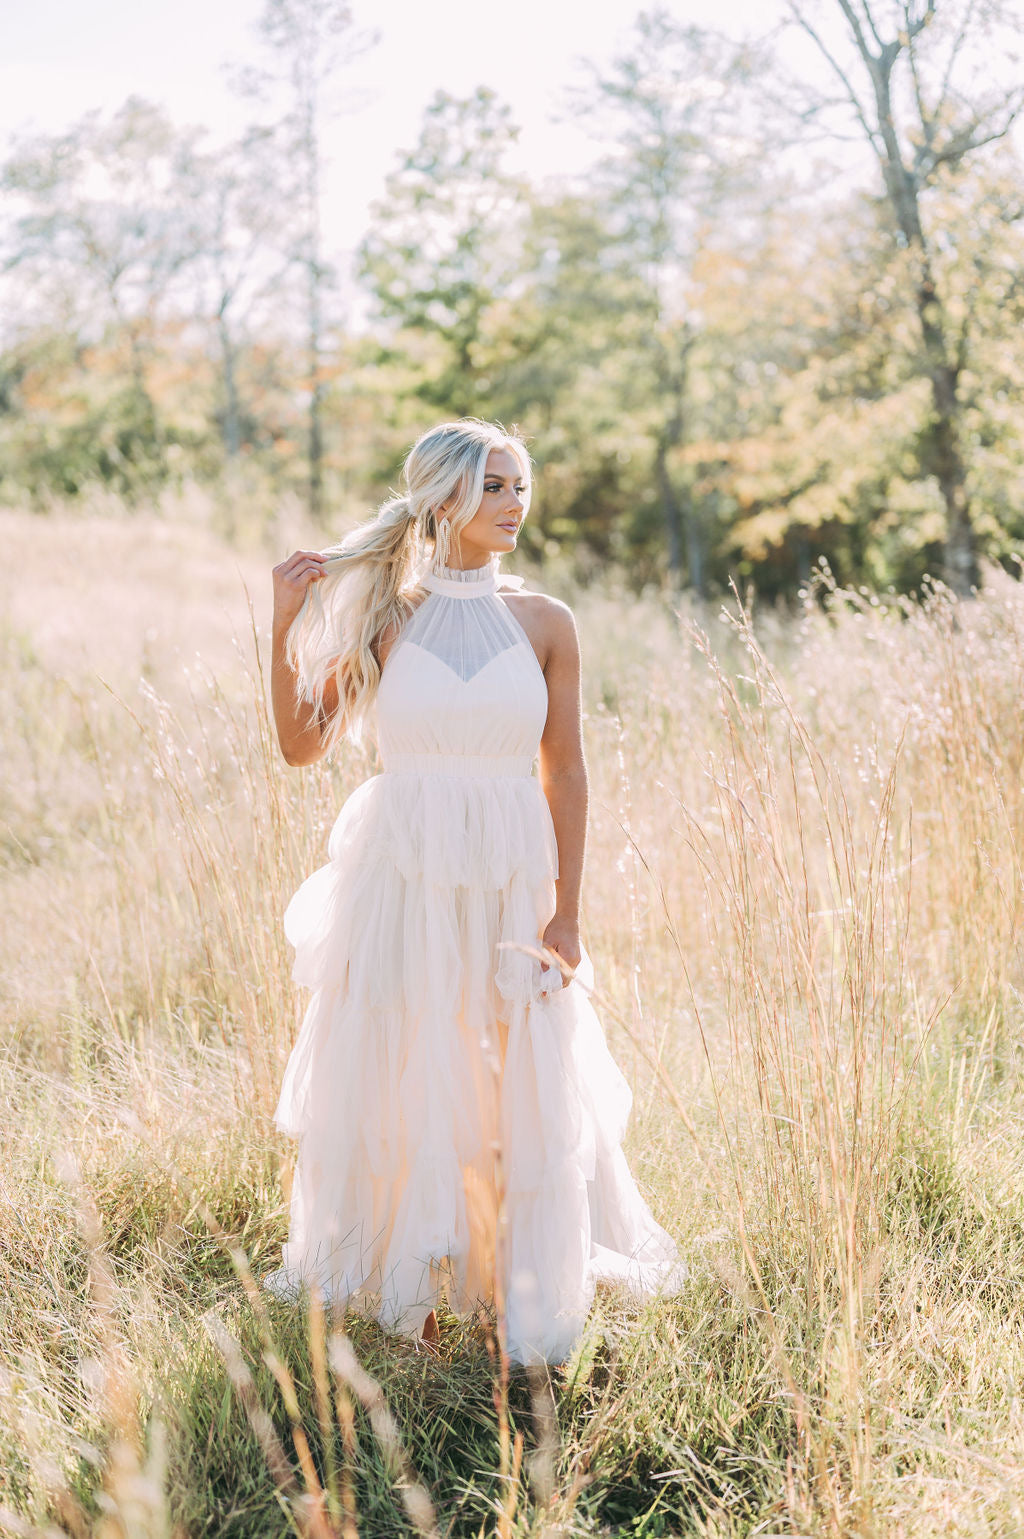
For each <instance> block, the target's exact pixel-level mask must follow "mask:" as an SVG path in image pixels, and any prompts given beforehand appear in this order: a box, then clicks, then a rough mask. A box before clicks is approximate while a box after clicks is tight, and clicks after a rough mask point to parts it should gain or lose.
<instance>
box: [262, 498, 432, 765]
mask: <svg viewBox="0 0 1024 1539" xmlns="http://www.w3.org/2000/svg"><path fill="white" fill-rule="evenodd" d="M419 544H420V542H419V540H418V538H417V534H416V517H415V514H414V512H413V507H412V503H411V501H410V500H409V498H408V497H393V498H392V499H391V501H390V502H386V503H385V504H384V505H383V507H382V508H381V509H380V512H379V513H378V514H377V516H376V518H372V519H370V520H368V522H366V523H364V524H360V525H359V527H358V528H357V529H353V530H352V532H351V534H348V535H346V537H345V539H344V540H342V541H341V543H340V544H339V545H336V546H332V547H330V548H329V549H328V550H327V551H325V555H326V556H327V570H326V572H325V574H324V576H323V577H321V578H320V580H319V581H318V582H312V583H310V585H309V588H308V590H307V592H306V599H305V602H304V604H303V606H302V608H301V609H300V610H299V613H298V614H297V615H296V617H295V619H294V620H293V621H292V624H291V627H290V629H289V631H288V638H287V643H286V655H287V658H288V662H289V663H290V664H291V666H292V668H293V669H294V670H295V674H296V679H297V681H298V682H297V687H298V692H299V695H300V697H301V698H302V699H303V700H307V701H308V702H309V703H310V704H311V705H312V706H313V707H314V709H315V710H316V711H317V712H318V713H319V712H321V711H322V710H323V703H324V686H325V684H326V683H327V680H328V678H329V677H330V676H331V674H333V675H334V677H335V679H336V681H337V686H338V701H339V710H338V715H337V717H336V718H335V720H334V722H333V723H332V725H331V729H330V732H329V734H328V748H333V747H334V745H335V743H336V742H337V740H338V738H340V737H341V735H342V734H343V733H347V734H348V735H349V737H351V738H352V740H353V741H355V742H358V741H359V740H360V739H361V737H362V735H363V729H364V726H365V720H366V716H367V713H368V711H369V709H370V706H371V704H372V702H373V699H374V696H375V695H376V693H377V685H378V684H379V683H380V663H379V661H378V658H377V645H378V643H379V641H380V638H381V636H382V635H383V633H384V632H385V631H386V630H387V629H388V627H389V626H394V627H395V628H396V629H397V628H400V627H401V625H402V624H403V622H404V620H405V616H406V604H405V600H404V597H403V590H404V589H405V588H406V587H407V585H408V583H409V579H410V577H411V575H412V568H413V565H414V560H415V557H416V556H417V555H418V553H419Z"/></svg>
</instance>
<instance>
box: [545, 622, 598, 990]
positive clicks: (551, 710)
mask: <svg viewBox="0 0 1024 1539" xmlns="http://www.w3.org/2000/svg"><path fill="white" fill-rule="evenodd" d="M544 609H545V613H544V617H543V620H544V641H545V647H544V652H545V659H544V677H545V679H546V680H547V686H548V717H547V722H546V724H545V727H544V733H543V736H542V737H541V742H540V783H541V789H542V790H543V792H544V795H545V796H546V797H547V801H548V806H549V807H550V809H551V821H552V823H553V824H554V827H555V838H556V840H557V843H558V879H557V881H556V883H555V913H554V917H553V918H552V920H551V922H550V924H549V925H548V927H547V929H546V930H545V932H544V937H543V939H544V945H545V946H547V947H548V948H549V949H550V950H552V951H555V952H557V954H558V955H559V956H560V957H561V959H562V961H563V962H565V963H566V965H567V967H569V968H570V969H571V968H574V967H576V965H577V964H578V962H579V960H580V889H581V886H582V882H583V859H584V853H585V850H586V842H587V810H588V803H589V784H588V780H587V766H586V761H585V759H584V757H583V706H582V698H581V687H580V646H579V637H578V635H577V631H576V622H575V620H574V619H573V615H572V610H571V609H569V608H568V607H567V606H566V605H565V604H562V603H559V602H558V600H557V599H546V600H545V601H544Z"/></svg>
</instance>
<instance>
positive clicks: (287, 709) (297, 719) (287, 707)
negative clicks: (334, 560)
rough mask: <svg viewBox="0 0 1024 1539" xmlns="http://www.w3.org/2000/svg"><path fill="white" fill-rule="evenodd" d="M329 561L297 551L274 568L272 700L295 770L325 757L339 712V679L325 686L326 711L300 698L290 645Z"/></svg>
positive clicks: (279, 733) (283, 745) (280, 737)
mask: <svg viewBox="0 0 1024 1539" xmlns="http://www.w3.org/2000/svg"><path fill="white" fill-rule="evenodd" d="M323 562H324V557H323V556H321V555H320V554H319V552H317V551H315V550H297V551H295V552H294V553H293V554H292V555H291V556H289V557H288V558H287V559H286V560H284V561H282V562H280V564H279V565H278V566H275V568H274V621H273V627H272V630H271V652H270V699H271V704H272V706H273V711H274V725H275V726H276V728H277V738H278V742H279V743H280V744H281V752H282V753H283V754H284V757H285V760H286V761H287V763H289V764H314V763H315V762H316V760H317V759H320V758H322V757H323V754H324V748H325V743H324V734H325V731H326V728H327V726H328V724H329V722H330V721H331V719H332V717H333V716H334V714H335V712H336V711H337V709H338V690H337V686H336V684H335V681H334V679H333V678H328V680H327V682H326V684H325V686H324V706H323V711H322V712H321V713H320V715H319V716H318V715H317V713H316V711H315V710H314V708H313V706H312V705H310V703H309V702H308V701H306V700H301V699H300V698H299V696H298V694H297V692H296V688H295V685H296V679H295V673H294V670H293V669H292V668H291V667H290V666H289V664H288V659H287V656H286V651H285V643H286V640H287V637H288V631H289V629H290V627H291V624H292V621H293V620H294V619H295V616H296V615H297V614H298V612H299V610H300V609H301V608H302V605H303V602H304V600H305V597H306V593H307V591H308V589H309V585H310V583H314V582H319V580H320V578H321V577H322V576H323Z"/></svg>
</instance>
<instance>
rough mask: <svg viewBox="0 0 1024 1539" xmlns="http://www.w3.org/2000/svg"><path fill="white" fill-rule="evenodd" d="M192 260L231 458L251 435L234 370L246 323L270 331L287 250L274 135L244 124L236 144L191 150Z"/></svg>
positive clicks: (283, 178) (249, 413)
mask: <svg viewBox="0 0 1024 1539" xmlns="http://www.w3.org/2000/svg"><path fill="white" fill-rule="evenodd" d="M190 182H191V186H190V202H191V207H192V212H193V220H194V228H195V241H196V260H195V263H194V264H193V267H192V277H193V281H194V283H195V285H196V290H197V294H196V304H195V309H196V314H197V315H198V317H200V318H201V319H202V320H203V321H204V322H205V323H207V324H209V325H210V326H211V327H212V328H213V332H214V337H215V347H216V352H217V357H218V360H219V381H220V383H219V391H218V397H219V399H218V401H217V405H216V408H215V414H216V418H217V423H218V427H219V430H220V434H221V441H222V444H223V449H224V454H225V456H226V458H227V460H228V461H229V462H231V461H233V460H234V459H235V458H236V457H237V455H238V453H239V451H240V449H241V448H242V445H243V443H245V442H252V441H253V440H254V439H255V438H256V437H257V436H258V434H259V431H260V429H259V423H258V420H257V419H256V417H255V416H254V414H253V408H252V404H251V403H246V402H244V401H243V399H242V396H241V391H240V382H239V369H240V364H241V355H242V351H243V348H244V346H245V344H246V342H247V341H251V332H252V327H253V325H254V323H255V324H257V325H259V326H260V328H261V331H262V334H263V339H264V344H265V342H266V339H267V338H268V336H269V334H271V333H272V323H271V318H270V316H269V315H268V314H267V301H268V298H269V297H270V296H271V295H276V294H278V293H279V285H280V282H281V280H282V276H283V275H282V266H283V264H284V263H285V262H286V261H287V256H288V253H287V251H286V250H285V249H284V248H283V246H282V241H281V224H282V221H281V210H282V208H283V207H286V206H287V202H288V188H287V175H286V168H285V166H284V165H283V164H282V159H281V155H280V153H279V151H278V146H277V141H276V138H275V136H274V135H273V134H272V133H270V132H269V131H267V130H264V129H255V128H254V129H250V130H249V131H248V132H247V133H246V134H244V135H243V137H242V139H241V140H240V141H239V142H238V143H236V144H230V145H227V146H223V147H221V148H219V149H217V150H215V151H209V152H206V153H203V154H201V155H197V156H196V157H195V158H194V160H193V161H192V164H191V166H190Z"/></svg>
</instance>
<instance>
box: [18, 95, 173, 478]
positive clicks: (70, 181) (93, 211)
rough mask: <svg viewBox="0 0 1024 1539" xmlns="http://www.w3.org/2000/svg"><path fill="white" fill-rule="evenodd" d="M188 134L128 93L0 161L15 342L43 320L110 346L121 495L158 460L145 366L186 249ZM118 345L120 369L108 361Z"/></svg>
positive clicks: (160, 441) (150, 474)
mask: <svg viewBox="0 0 1024 1539" xmlns="http://www.w3.org/2000/svg"><path fill="white" fill-rule="evenodd" d="M198 137H199V131H198V130H187V131H185V132H179V131H177V130H176V129H175V128H174V127H173V126H172V124H171V123H170V122H169V120H168V119H167V118H166V116H165V115H164V114H163V113H162V112H161V111H160V109H159V108H157V107H154V106H152V105H151V104H150V103H148V102H144V101H142V100H140V99H139V98H138V97H132V98H130V99H129V100H128V101H127V102H126V103H125V104H124V106H123V107H121V108H120V109H119V111H117V112H116V113H115V114H114V115H113V117H112V118H111V119H109V121H104V120H103V118H102V117H101V115H100V114H99V113H98V112H92V113H89V114H88V115H87V116H86V117H84V118H83V119H82V120H81V121H80V122H79V123H77V124H76V125H75V126H74V127H73V128H71V129H69V130H68V132H67V133H64V134H60V135H56V136H52V137H47V136H44V137H38V138H35V139H30V140H27V141H23V142H21V143H19V144H17V145H16V147H15V149H14V152H13V154H12V155H11V156H10V158H9V160H8V161H7V163H6V164H5V166H4V168H3V172H2V186H3V189H4V191H5V193H6V194H7V195H8V197H9V199H10V200H11V203H12V205H13V208H14V210H15V212H14V217H13V218H12V220H11V222H10V224H9V225H8V227H7V229H6V231H5V239H4V245H5V250H4V267H5V269H6V271H7V272H8V273H9V274H13V275H14V276H15V277H16V278H17V279H18V280H19V284H18V292H19V298H20V305H19V312H18V324H17V337H16V338H15V340H18V339H19V338H20V341H21V344H22V347H23V350H24V345H25V342H26V339H27V338H28V336H29V334H30V332H31V330H32V327H33V325H36V326H38V325H39V324H40V323H41V324H42V326H43V329H44V331H46V332H49V333H51V334H52V333H54V332H56V333H58V334H59V333H60V332H61V331H62V330H63V331H65V332H66V333H69V334H70V337H71V338H72V339H73V341H72V344H71V345H72V350H73V351H76V350H81V349H84V348H91V349H97V348H101V349H104V350H106V351H107V352H108V353H110V354H111V362H110V364H109V365H108V367H107V370H106V372H107V375H108V389H107V391H106V397H107V408H106V410H107V415H108V417H109V418H110V419H111V421H113V420H114V419H116V422H117V429H116V432H115V433H114V436H113V439H112V440H111V442H110V449H111V459H110V466H109V468H110V470H111V473H114V472H115V471H116V474H117V479H118V483H119V485H120V487H121V490H122V491H123V492H124V493H125V495H129V496H130V495H134V493H135V492H137V491H139V490H142V489H149V488H151V487H152V486H154V485H157V484H159V482H160V481H161V480H162V479H164V478H165V476H166V474H167V470H168V465H167V459H166V455H165V452H164V451H165V447H166V444H165V438H166V434H165V428H164V424H163V422H162V420H161V415H160V412H159V408H158V405H157V402H156V400H155V398H154V392H153V390H152V389H151V380H150V375H151V370H152V366H153V361H154V358H155V356H156V353H157V348H158V339H159V338H160V336H161V334H162V332H163V330H164V329H165V328H166V327H167V326H168V324H169V323H170V318H171V315H172V313H173V309H174V300H175V296H176V294H177V293H178V292H179V286H180V279H181V275H182V273H183V271H184V270H185V269H186V268H187V266H188V265H189V263H191V262H192V261H193V260H194V258H195V255H196V245H197V242H196V225H195V219H194V209H193V207H192V204H191V200H190V198H189V197H188V196H187V195H186V188H187V187H188V186H189V185H190V183H191V179H192V177H193V175H194V168H195V159H196V143H197V139H198ZM121 346H124V347H125V348H126V351H127V358H126V361H127V369H126V371H121V370H120V369H119V367H118V365H117V361H116V351H117V349H118V348H119V347H121ZM30 350H31V349H30ZM58 353H66V348H62V347H58ZM51 356H53V355H52V353H51ZM125 374H126V375H127V377H125ZM73 459H75V461H76V462H78V461H79V459H80V455H79V454H78V453H76V454H75V455H74V456H73ZM82 469H83V467H82V466H81V465H79V467H78V470H76V479H77V475H78V473H79V471H81V470H82Z"/></svg>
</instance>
